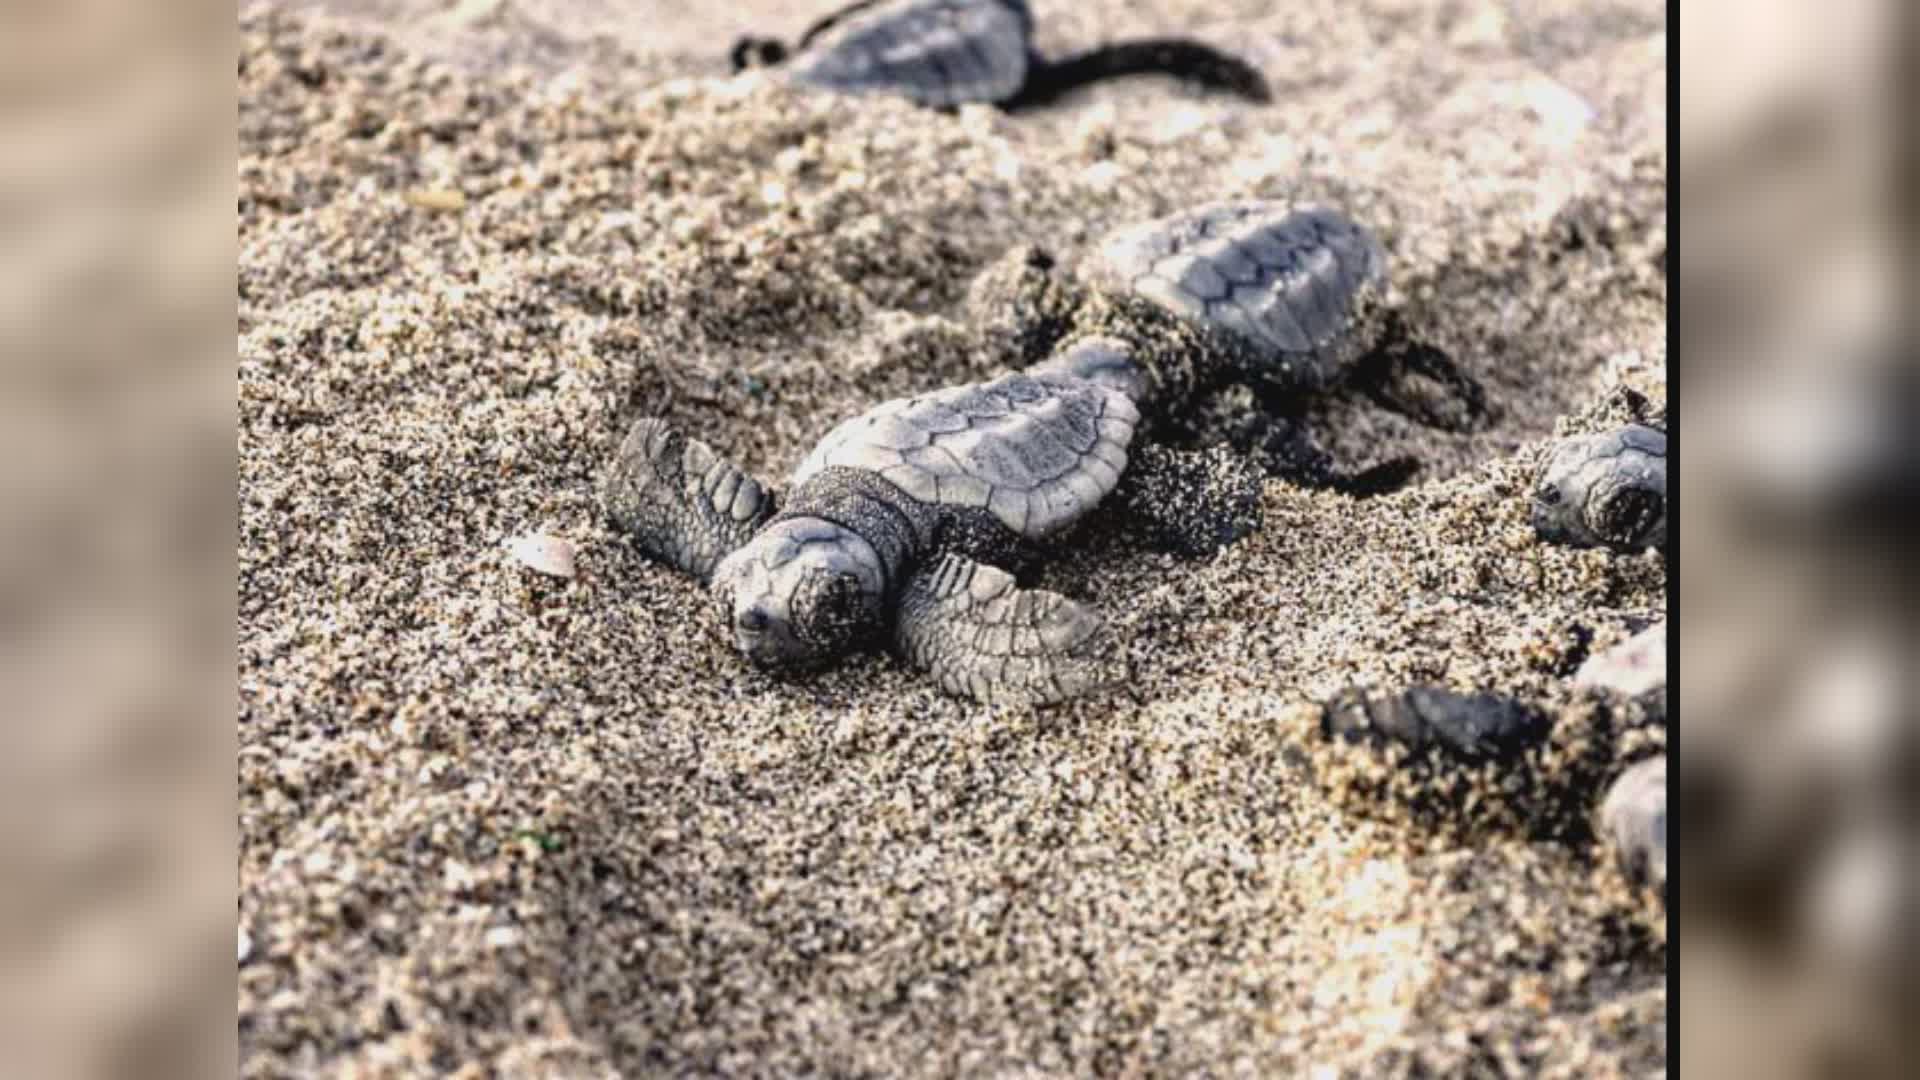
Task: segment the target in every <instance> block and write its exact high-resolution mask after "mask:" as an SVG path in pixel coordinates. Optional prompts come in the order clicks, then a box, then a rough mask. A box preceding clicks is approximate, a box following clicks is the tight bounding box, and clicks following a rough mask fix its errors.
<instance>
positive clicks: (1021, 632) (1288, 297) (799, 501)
mask: <svg viewBox="0 0 1920 1080" xmlns="http://www.w3.org/2000/svg"><path fill="white" fill-rule="evenodd" d="M1223 220H1224V219H1223ZM1231 220H1232V221H1233V222H1234V227H1233V228H1231V229H1230V230H1224V232H1223V235H1228V236H1231V237H1232V238H1234V240H1235V243H1233V244H1229V243H1226V242H1225V241H1222V242H1221V243H1219V244H1218V245H1216V246H1213V247H1205V248H1204V250H1206V251H1207V252H1208V255H1207V257H1208V259H1209V260H1212V261H1219V262H1223V263H1224V262H1225V260H1227V259H1229V258H1235V259H1237V260H1238V262H1237V263H1236V264H1235V266H1234V267H1233V268H1232V273H1233V275H1234V276H1233V278H1232V279H1231V280H1232V284H1231V285H1223V286H1222V288H1223V289H1225V291H1224V292H1223V293H1221V294H1220V295H1219V296H1217V297H1215V296H1213V293H1214V291H1215V290H1212V289H1210V288H1203V287H1202V286H1201V285H1192V286H1182V285H1181V284H1180V282H1182V281H1183V280H1184V279H1183V278H1181V277H1179V276H1177V275H1176V276H1174V277H1171V278H1168V279H1166V280H1165V281H1164V282H1163V281H1162V280H1161V279H1159V278H1153V279H1152V280H1147V279H1148V278H1151V277H1152V274H1151V273H1149V271H1150V270H1151V269H1152V267H1151V266H1148V267H1147V268H1146V269H1144V270H1142V271H1140V272H1138V273H1130V274H1129V277H1130V278H1131V279H1133V280H1134V284H1135V287H1136V288H1137V289H1138V290H1140V291H1142V292H1144V293H1147V294H1148V295H1154V294H1159V295H1163V296H1165V297H1168V298H1170V299H1172V300H1173V301H1178V302H1182V303H1190V305H1191V306H1193V307H1194V308H1195V309H1196V310H1199V311H1203V312H1205V311H1215V310H1223V309H1224V308H1226V307H1230V308H1231V309H1232V312H1233V314H1232V315H1231V322H1229V323H1228V325H1232V326H1235V327H1240V328H1243V330H1242V331H1237V332H1242V333H1244V335H1245V336H1246V337H1247V340H1248V342H1249V344H1248V345H1247V346H1245V347H1237V346H1236V347H1227V346H1222V345H1210V346H1209V347H1206V348H1196V347H1193V346H1195V345H1196V344H1198V343H1199V342H1201V341H1203V340H1211V339H1210V338H1207V337H1204V336H1203V335H1205V334H1211V333H1213V331H1210V330H1205V329H1204V328H1203V327H1202V326H1195V327H1193V328H1192V329H1190V330H1187V331H1182V332H1181V333H1180V334H1175V335H1161V336H1152V335H1147V336H1137V335H1133V334H1128V336H1126V337H1124V338H1123V337H1115V336H1111V335H1108V334H1101V333H1093V332H1089V333H1086V334H1082V335H1081V336H1079V337H1077V338H1076V339H1075V340H1074V341H1072V342H1070V343H1068V344H1067V345H1066V347H1065V348H1063V349H1061V350H1060V351H1059V352H1058V353H1056V354H1055V355H1053V356H1052V357H1050V358H1048V359H1047V360H1046V361H1045V362H1044V363H1041V364H1038V365H1036V366H1034V367H1033V368H1031V369H1030V370H1029V371H1027V372H1024V373H1019V374H1012V375H1007V376H1003V377H1001V378H998V379H994V380H992V381H990V382H983V383H972V384H968V385H965V386H958V387H953V388H950V389H947V390H941V391H936V392H934V393H930V394H924V395H921V396H918V397H911V398H903V399H898V400H894V401H889V402H886V403H885V404H882V405H879V406H876V407H875V408H873V409H871V410H869V411H868V412H866V413H865V414H863V415H861V416H858V417H855V418H853V419H852V420H849V421H846V422H845V423H842V424H841V425H840V426H839V427H836V428H834V429H833V430H832V431H831V432H829V433H828V434H827V436H826V438H824V439H822V440H821V441H820V443H819V444H818V445H817V446H815V447H814V449H813V452H812V453H811V454H809V455H808V456H807V458H806V459H805V460H804V461H803V462H801V464H800V467H799V468H798V469H797V470H795V472H794V474H793V478H792V486H791V489H790V492H789V494H788V496H787V498H786V505H785V507H784V508H782V509H779V510H778V512H776V507H775V500H774V498H773V496H772V495H771V494H770V493H769V492H768V491H767V490H766V489H764V488H762V487H761V486H760V485H759V484H758V483H756V482H755V481H754V480H753V479H752V478H751V477H749V476H747V475H746V474H745V473H744V472H742V471H741V470H740V469H739V468H737V467H735V466H734V465H732V464H730V463H728V462H726V461H724V460H722V459H720V458H719V457H718V456H717V455H715V454H714V453H713V451H711V450H710V449H708V448H707V447H706V446H705V445H704V444H702V443H699V442H695V441H692V440H689V439H687V438H686V437H685V436H683V435H682V434H680V433H679V432H677V431H675V430H673V429H672V428H670V427H668V426H667V425H666V424H665V422H663V421H661V420H659V419H655V418H645V419H642V420H640V421H639V422H637V423H636V424H635V425H634V427H633V429H632V431H631V433H630V434H629V435H628V436H627V439H626V442H625V444H624V445H623V446H622V447H621V449H620V453H619V457H618V459H617V460H616V461H615V463H614V467H613V469H612V471H611V473H610V474H609V476H608V478H607V482H606V485H605V488H604V497H605V501H606V505H607V509H608V511H609V513H610V515H611V516H612V518H613V519H614V520H615V522H616V523H618V524H619V525H620V526H621V527H622V528H623V529H624V530H626V531H627V532H629V533H631V534H632V535H633V536H634V537H635V538H636V539H637V540H638V541H639V543H640V546H641V547H642V548H643V549H644V550H645V551H646V552H648V553H649V554H650V555H652V556H654V557H655V558H657V559H660V560H662V561H664V562H666V563H668V564H669V565H671V566H674V567H675V568H677V569H679V570H681V571H683V572H686V573H689V574H692V575H694V576H696V577H698V578H700V579H702V580H703V581H705V582H707V583H708V584H709V585H710V587H711V589H712V591H713V593H714V595H715V596H716V598H717V599H718V600H719V602H720V605H721V608H722V611H723V613H724V615H725V617H726V619H727V621H728V623H729V625H730V627H731V632H732V635H733V638H734V642H735V644H736V645H737V646H738V648H739V649H740V651H741V652H743V653H745V654H746V655H747V656H748V657H749V658H750V659H751V660H753V661H754V662H755V663H758V664H761V665H764V666H769V667H780V668H806V667H813V666H818V665H820V664H823V663H826V662H829V661H831V660H834V659H836V658H838V657H840V656H843V655H845V654H846V653H848V652H850V651H852V650H854V649H857V648H861V647H863V646H866V645H869V644H874V643H878V642H881V641H888V642H890V644H891V645H892V646H893V648H894V649H895V650H896V651H897V652H899V653H900V654H901V655H902V656H904V657H905V658H906V659H907V660H908V661H909V662H911V663H913V664H915V665H916V666H918V667H921V668H923V669H926V670H928V671H930V672H932V673H933V675H934V676H935V678H937V679H938V680H939V682H940V685H941V686H942V687H943V688H944V689H946V690H947V691H948V692H950V693H955V694H962V695H968V696H971V697H973V698H974V699H975V700H978V701H982V702H988V701H999V700H1027V701H1031V702H1034V703H1046V702H1051V701H1057V700H1060V699H1062V698H1065V697H1068V696H1071V695H1072V694H1074V693H1077V692H1078V691H1080V690H1082V689H1084V688H1085V687H1086V686H1087V685H1089V684H1090V683H1091V682H1092V681H1093V678H1094V674H1095V668H1096V667H1097V665H1096V664H1094V663H1093V662H1092V661H1091V653H1092V651H1093V649H1092V640H1093V638H1094V634H1095V631H1096V630H1097V629H1098V628H1099V625H1100V621H1099V619H1098V618H1097V617H1096V616H1095V615H1094V614H1093V613H1092V612H1091V611H1089V610H1087V609H1086V608H1084V607H1082V606H1081V605H1079V604H1078V603H1075V602H1074V601H1072V600H1069V599H1067V598H1066V597H1063V596H1059V595H1057V594H1055V593H1051V592H1046V591H1043V590H1038V589H1023V588H1021V587H1019V586H1018V585H1017V584H1016V582H1015V578H1014V576H1013V574H1012V573H1009V572H1008V570H1007V569H1005V567H1013V568H1015V569H1018V568H1019V567H1022V566H1024V565H1026V564H1027V563H1029V562H1030V561H1031V560H1032V559H1033V558H1034V557H1036V556H1037V555H1038V554H1040V549H1039V547H1038V545H1040V544H1041V543H1043V542H1046V541H1052V540H1055V539H1057V538H1059V537H1061V536H1062V535H1063V534H1064V533H1065V532H1066V531H1067V530H1068V529H1069V528H1070V527H1072V526H1073V525H1075V524H1076V523H1078V522H1080V521H1081V520H1082V519H1084V518H1085V517H1086V516H1087V515H1088V514H1089V513H1090V512H1091V511H1093V510H1094V509H1095V508H1096V507H1098V506H1100V505H1102V503H1103V501H1105V500H1107V499H1108V496H1110V495H1115V493H1116V490H1117V491H1118V496H1117V498H1118V500H1119V501H1121V502H1122V503H1123V504H1124V509H1125V511H1126V514H1125V516H1126V517H1127V518H1129V519H1131V520H1132V522H1133V523H1134V524H1135V525H1144V526H1146V531H1147V532H1148V533H1149V534H1150V535H1153V536H1155V537H1156V538H1158V539H1160V540H1161V541H1163V542H1165V543H1167V544H1168V545H1169V546H1173V547H1176V548H1179V549H1181V550H1185V551H1190V552H1200V551H1207V550H1211V549H1213V548H1216V547H1218V546H1220V545H1222V544H1225V543H1228V542H1231V541H1232V540H1234V539H1237V538H1238V537H1240V536H1242V535H1245V533H1246V532H1247V531H1249V530H1250V529H1251V528H1252V527H1253V524H1254V521H1255V517H1256V508H1257V500H1258V494H1259V479H1258V477H1257V475H1256V474H1255V473H1254V471H1253V470H1251V469H1248V468H1245V467H1240V468H1237V469H1236V468H1233V467H1231V466H1229V465H1227V464H1225V463H1223V462H1222V461H1221V460H1220V459H1219V457H1218V456H1217V455H1216V456H1213V457H1212V459H1211V460H1209V456H1208V455H1205V454H1201V453H1197V452H1180V451H1171V450H1167V449H1165V448H1161V447H1155V446H1151V445H1137V444H1139V443H1144V440H1137V439H1136V431H1137V429H1139V428H1141V427H1142V426H1143V424H1144V423H1145V420H1144V419H1143V416H1142V413H1143V411H1144V412H1145V413H1146V414H1147V416H1148V417H1149V418H1150V417H1152V416H1155V415H1159V416H1164V415H1166V414H1167V413H1168V412H1170V411H1172V410H1177V409H1179V408H1181V407H1182V406H1183V405H1184V403H1185V402H1187V401H1188V400H1189V398H1190V396H1191V394H1192V393H1193V391H1194V390H1195V388H1196V387H1198V386H1201V385H1204V384H1206V383H1207V382H1209V381H1210V380H1212V379H1215V378H1218V377H1220V376H1222V375H1223V374H1227V373H1234V374H1239V375H1241V376H1243V377H1244V376H1246V375H1248V374H1250V373H1252V369H1254V368H1257V367H1258V366H1259V365H1261V364H1269V365H1271V364H1291V365H1295V366H1299V367H1303V368H1304V367H1310V366H1312V364H1314V363H1317V362H1318V361H1319V359H1320V357H1321V355H1322V353H1324V352H1326V351H1327V350H1331V349H1334V348H1335V345H1334V343H1335V342H1336V341H1337V340H1338V339H1339V334H1340V330H1341V329H1342V326H1343V325H1344V323H1345V322H1347V321H1349V320H1350V315H1351V312H1352V310H1353V302H1354V299H1355V297H1356V295H1357V294H1358V293H1359V292H1360V290H1361V288H1362V287H1363V286H1364V284H1365V283H1366V282H1368V281H1370V280H1371V279H1372V277H1373V276H1374V275H1377V273H1378V271H1379V262H1380V259H1379V252H1378V248H1377V246H1375V245H1374V244H1373V241H1372V239H1371V237H1369V236H1367V234H1366V233H1365V232H1364V231H1362V230H1361V229H1360V228H1359V227H1358V226H1355V225H1353V224H1352V223H1350V222H1347V221H1346V220H1344V219H1342V218H1339V217H1338V216H1336V215H1333V214H1331V213H1329V212H1327V211H1311V212H1304V213H1302V214H1300V215H1292V216H1289V215H1279V214H1275V213H1274V212H1273V211H1271V210H1270V209H1267V208H1261V210H1260V212H1259V213H1257V214H1256V213H1254V212H1253V210H1252V209H1250V208H1249V209H1247V210H1245V211H1244V212H1239V213H1238V216H1236V217H1233V218H1231ZM1200 239H1202V240H1204V237H1201V238H1200ZM1133 242H1134V243H1138V244H1151V243H1152V242H1153V239H1152V236H1151V235H1143V236H1141V237H1138V238H1136V240H1135V241H1133ZM1236 245H1241V246H1236ZM1203 247H1204V245H1203ZM1122 250H1128V249H1124V248H1123V249H1122ZM1236 252H1239V253H1242V254H1238V255H1235V254H1233V253H1236ZM1162 261H1163V262H1164V261H1165V260H1162ZM1186 263H1187V265H1188V266H1189V267H1190V270H1189V273H1190V274H1191V275H1193V276H1196V277H1197V276H1198V275H1200V274H1201V273H1203V272H1204V268H1203V266H1202V264H1201V263H1200V262H1198V261H1196V260H1194V259H1193V258H1191V257H1189V258H1188V259H1187V260H1186ZM1118 269H1119V271H1120V272H1126V268H1125V266H1124V264H1122V265H1121V266H1120V267H1119V268H1118ZM1165 272H1166V273H1168V274H1175V269H1174V267H1173V264H1171V263H1168V264H1167V266H1166V270H1165ZM1210 297H1211V298H1210ZM1088 303H1089V304H1091V305H1093V306H1095V307H1097V306H1099V305H1100V304H1101V303H1102V302H1101V301H1097V300H1089V301H1088ZM1131 303H1132V302H1131V301H1128V300H1125V299H1124V298H1120V299H1116V300H1115V301H1114V302H1113V304H1112V306H1111V314H1110V316H1109V317H1106V318H1092V319H1091V321H1089V322H1086V323H1085V324H1084V325H1085V326H1086V327H1087V328H1088V329H1089V330H1090V331H1091V330H1099V329H1106V330H1117V331H1127V330H1129V329H1130V328H1133V327H1135V325H1136V324H1135V323H1133V322H1130V321H1129V320H1131V319H1135V318H1144V317H1146V316H1145V315H1139V316H1135V315H1130V314H1128V312H1130V311H1132V310H1133V309H1132V307H1131V306H1129V305H1130V304H1131ZM1142 303H1144V301H1142ZM1295 309H1298V313H1297V314H1296V313H1295ZM1056 336H1057V335H1056ZM1269 338H1271V339H1274V340H1277V341H1279V342H1280V343H1281V344H1282V345H1287V346H1294V347H1295V349H1294V351H1287V350H1286V349H1283V348H1275V347H1265V348H1255V347H1253V345H1252V344H1251V343H1252V342H1255V341H1265V340H1267V339H1269ZM1123 475H1124V478H1125V479H1124V482H1123Z"/></svg>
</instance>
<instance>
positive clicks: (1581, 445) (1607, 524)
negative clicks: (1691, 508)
mask: <svg viewBox="0 0 1920 1080" xmlns="http://www.w3.org/2000/svg"><path fill="white" fill-rule="evenodd" d="M1532 520H1533V528H1534V532H1535V533H1536V534H1538V535H1539V537H1540V538H1541V539H1542V540H1546V541H1548V542H1549V543H1555V544H1566V545H1570V546H1573V547H1603V546H1604V547H1610V548H1613V549H1615V550H1617V551H1626V552H1637V551H1644V550H1646V549H1647V548H1650V547H1657V548H1664V547H1666V544H1667V433H1666V432H1664V431H1661V430H1660V429H1659V428H1656V427H1652V426H1649V425H1647V424H1627V425H1625V426H1623V427H1618V428H1615V429H1613V430H1611V431H1604V432H1600V433H1598V434H1594V435H1576V436H1573V437H1571V438H1567V439H1563V440H1561V441H1560V442H1559V443H1556V444H1555V445H1554V446H1553V448H1552V449H1551V450H1549V451H1548V453H1547V457H1546V460H1545V462H1544V463H1543V464H1542V466H1541V469H1540V477H1539V482H1538V483H1537V484H1536V485H1535V487H1534V491H1533V506H1532Z"/></svg>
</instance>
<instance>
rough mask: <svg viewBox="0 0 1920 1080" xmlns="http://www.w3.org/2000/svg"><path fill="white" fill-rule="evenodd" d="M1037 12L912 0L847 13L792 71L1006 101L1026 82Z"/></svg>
mask: <svg viewBox="0 0 1920 1080" xmlns="http://www.w3.org/2000/svg"><path fill="white" fill-rule="evenodd" d="M1032 28H1033V18H1032V15H1031V14H1030V13H1029V12H1028V11H1027V8H1026V5H1025V4H1024V3H1022V2H1019V0H907V2H904V3H882V4H879V5H876V6H875V7H874V8H872V9H870V10H868V11H863V12H860V13H859V14H857V15H854V16H851V17H850V18H848V19H847V21H846V22H845V24H844V25H841V26H836V27H834V28H833V29H832V30H831V31H829V32H828V34H827V39H826V40H824V41H822V42H820V43H818V44H816V45H814V46H813V47H811V48H809V49H808V50H807V51H806V52H804V53H803V54H802V55H801V56H800V57H798V58H797V59H796V60H795V62H794V66H793V68H792V71H793V77H794V78H795V79H797V80H798V81H800V82H802V83H806V84H808V85H811V86H817V87H821V88H824V89H828V90H838V91H841V92H843V93H863V92H878V93H894V94H900V95H903V96H905V97H907V98H909V99H911V100H913V101H915V102H918V103H919V104H921V105H929V106H935V107H943V106H950V105H960V104H963V103H965V102H971V101H1005V100H1007V99H1008V98H1011V97H1013V95H1014V94H1016V93H1018V92H1019V90H1020V88H1021V86H1023V85H1025V83H1026V81H1027V65H1028V62H1029V51H1028V44H1027V43H1028V39H1029V37H1030V35H1031V33H1032Z"/></svg>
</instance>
